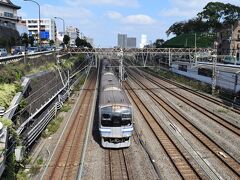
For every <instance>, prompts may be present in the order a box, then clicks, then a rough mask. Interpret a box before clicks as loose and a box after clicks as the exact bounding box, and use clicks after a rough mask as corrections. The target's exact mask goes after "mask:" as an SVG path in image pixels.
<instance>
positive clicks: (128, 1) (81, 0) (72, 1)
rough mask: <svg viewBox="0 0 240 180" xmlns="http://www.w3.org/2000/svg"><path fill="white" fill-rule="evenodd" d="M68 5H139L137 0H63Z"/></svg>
mask: <svg viewBox="0 0 240 180" xmlns="http://www.w3.org/2000/svg"><path fill="white" fill-rule="evenodd" d="M65 2H66V3H67V4H69V5H73V6H76V5H81V4H91V5H111V6H122V7H134V8H136V7H139V6H140V5H139V2H138V0H65Z"/></svg>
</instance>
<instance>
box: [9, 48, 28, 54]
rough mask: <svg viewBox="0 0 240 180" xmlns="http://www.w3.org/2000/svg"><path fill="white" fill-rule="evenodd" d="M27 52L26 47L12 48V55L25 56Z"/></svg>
mask: <svg viewBox="0 0 240 180" xmlns="http://www.w3.org/2000/svg"><path fill="white" fill-rule="evenodd" d="M24 52H25V47H24V46H13V47H12V48H11V54H12V55H16V54H23V53H24Z"/></svg>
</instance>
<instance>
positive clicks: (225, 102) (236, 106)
mask: <svg viewBox="0 0 240 180" xmlns="http://www.w3.org/2000/svg"><path fill="white" fill-rule="evenodd" d="M143 72H145V71H143ZM147 73H149V74H151V75H152V76H153V77H155V78H158V79H161V80H163V81H165V82H168V83H169V84H171V85H174V86H176V87H178V88H181V89H183V90H185V91H188V92H189V93H191V94H194V95H196V96H198V97H201V98H203V99H206V100H208V101H210V102H212V103H214V104H216V105H219V106H222V107H224V108H227V109H229V107H232V108H231V111H233V112H235V113H238V114H240V104H236V103H234V102H232V101H229V100H227V99H223V100H219V99H216V98H213V97H210V96H208V95H206V94H203V93H201V92H199V91H197V90H193V89H190V88H188V87H186V86H184V85H181V84H179V83H176V82H174V81H172V80H169V79H167V78H164V77H161V76H157V75H156V74H154V73H152V72H147Z"/></svg>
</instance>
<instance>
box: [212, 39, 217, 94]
mask: <svg viewBox="0 0 240 180" xmlns="http://www.w3.org/2000/svg"><path fill="white" fill-rule="evenodd" d="M217 48H218V42H216V41H215V42H214V51H213V56H212V61H213V62H212V63H213V67H212V95H213V96H215V92H216V84H217V72H216V65H217Z"/></svg>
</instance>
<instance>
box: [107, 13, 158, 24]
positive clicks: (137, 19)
mask: <svg viewBox="0 0 240 180" xmlns="http://www.w3.org/2000/svg"><path fill="white" fill-rule="evenodd" d="M106 16H107V17H108V18H110V19H113V20H119V21H120V22H121V23H124V24H130V25H151V24H154V23H155V22H156V21H155V20H154V19H153V18H151V17H150V16H148V15H144V14H136V15H129V16H123V15H122V14H120V13H119V12H116V11H109V12H107V13H106Z"/></svg>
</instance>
